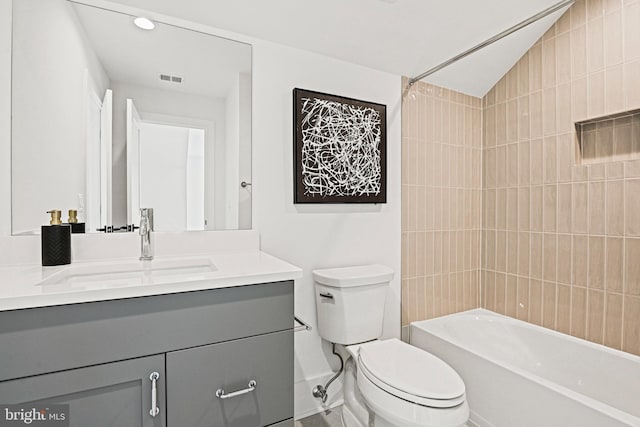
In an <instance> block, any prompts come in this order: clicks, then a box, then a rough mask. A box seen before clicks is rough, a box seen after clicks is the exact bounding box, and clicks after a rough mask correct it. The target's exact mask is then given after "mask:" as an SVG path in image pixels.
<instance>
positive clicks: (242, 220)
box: [236, 73, 253, 230]
mask: <svg viewBox="0 0 640 427" xmlns="http://www.w3.org/2000/svg"><path fill="white" fill-rule="evenodd" d="M239 86H240V99H239V102H240V105H239V109H240V135H239V136H240V146H239V153H240V154H239V161H240V162H239V165H238V166H239V168H238V173H239V176H238V184H237V186H236V191H237V192H239V196H238V227H239V228H240V229H241V230H247V229H250V228H251V186H249V187H245V188H242V187H241V186H240V183H241V182H243V181H244V182H249V183H250V182H251V100H252V98H253V96H252V95H253V94H252V92H251V74H248V73H240V79H239Z"/></svg>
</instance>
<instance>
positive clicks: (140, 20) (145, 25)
mask: <svg viewBox="0 0 640 427" xmlns="http://www.w3.org/2000/svg"><path fill="white" fill-rule="evenodd" d="M133 23H134V24H136V27H138V28H141V29H143V30H153V29H154V28H155V27H156V24H154V23H153V21H151V20H150V19H149V18H145V17H144V16H138V17H137V18H136V19H134V20H133Z"/></svg>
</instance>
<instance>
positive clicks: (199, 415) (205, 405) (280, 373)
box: [166, 331, 293, 427]
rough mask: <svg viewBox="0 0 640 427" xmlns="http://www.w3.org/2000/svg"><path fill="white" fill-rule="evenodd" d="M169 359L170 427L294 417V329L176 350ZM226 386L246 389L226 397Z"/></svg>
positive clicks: (248, 426)
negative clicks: (253, 384) (221, 393)
mask: <svg viewBox="0 0 640 427" xmlns="http://www.w3.org/2000/svg"><path fill="white" fill-rule="evenodd" d="M166 360H167V368H166V370H167V417H168V418H167V425H169V426H178V425H179V426H181V427H205V426H220V427H263V426H269V425H272V424H274V423H280V422H281V421H283V420H289V419H290V418H292V417H293V369H292V368H293V331H284V332H277V333H272V334H266V335H261V336H256V337H251V338H245V339H240V340H235V341H229V342H225V343H220V344H214V345H208V346H204V347H198V348H193V349H188V350H182V351H176V352H172V353H168V354H167V359H166ZM251 381H255V384H256V385H255V388H253V390H251V388H249V387H248V386H249V384H250V382H251ZM221 389H223V390H224V395H229V394H230V393H234V392H238V391H242V390H244V391H245V393H244V394H238V395H231V396H229V397H227V398H222V397H221V396H219V394H220V392H219V390H221ZM276 425H279V424H276ZM284 425H288V424H286V423H285V424H284Z"/></svg>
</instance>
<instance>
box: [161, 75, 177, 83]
mask: <svg viewBox="0 0 640 427" xmlns="http://www.w3.org/2000/svg"><path fill="white" fill-rule="evenodd" d="M160 80H162V81H165V82H173V83H182V77H179V76H170V75H169V74H160Z"/></svg>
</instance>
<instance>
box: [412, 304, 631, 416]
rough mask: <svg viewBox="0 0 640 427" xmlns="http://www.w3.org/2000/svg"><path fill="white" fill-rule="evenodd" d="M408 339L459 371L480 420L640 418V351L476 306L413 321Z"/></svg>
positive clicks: (472, 409)
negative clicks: (626, 350)
mask: <svg viewBox="0 0 640 427" xmlns="http://www.w3.org/2000/svg"><path fill="white" fill-rule="evenodd" d="M638 321H640V319H638ZM411 343H412V344H413V345H415V346H417V347H420V348H422V349H424V350H427V351H428V352H430V353H432V354H435V355H436V356H438V357H440V358H441V359H443V360H444V361H446V362H447V363H449V364H450V365H451V366H452V367H453V368H454V369H455V370H456V371H458V373H459V374H460V376H461V377H462V379H463V380H464V382H465V385H466V387H467V398H468V402H469V406H470V409H471V421H473V422H474V423H476V424H478V425H479V426H481V427H484V426H487V427H489V426H495V427H518V426H526V427H556V426H557V427H573V426H575V427H608V426H640V357H637V356H633V355H630V354H627V353H624V352H621V351H617V350H612V349H610V348H607V347H604V346H602V345H598V344H593V343H591V342H588V341H585V340H581V339H578V338H574V337H571V336H569V335H565V334H562V333H559V332H555V331H552V330H549V329H545V328H541V327H539V326H535V325H532V324H529V323H526V322H522V321H520V320H516V319H512V318H510V317H506V316H502V315H499V314H496V313H493V312H491V311H487V310H483V309H475V310H471V311H466V312H464V313H458V314H452V315H450V316H445V317H440V318H437V319H432V320H424V321H421V322H414V323H412V324H411Z"/></svg>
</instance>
